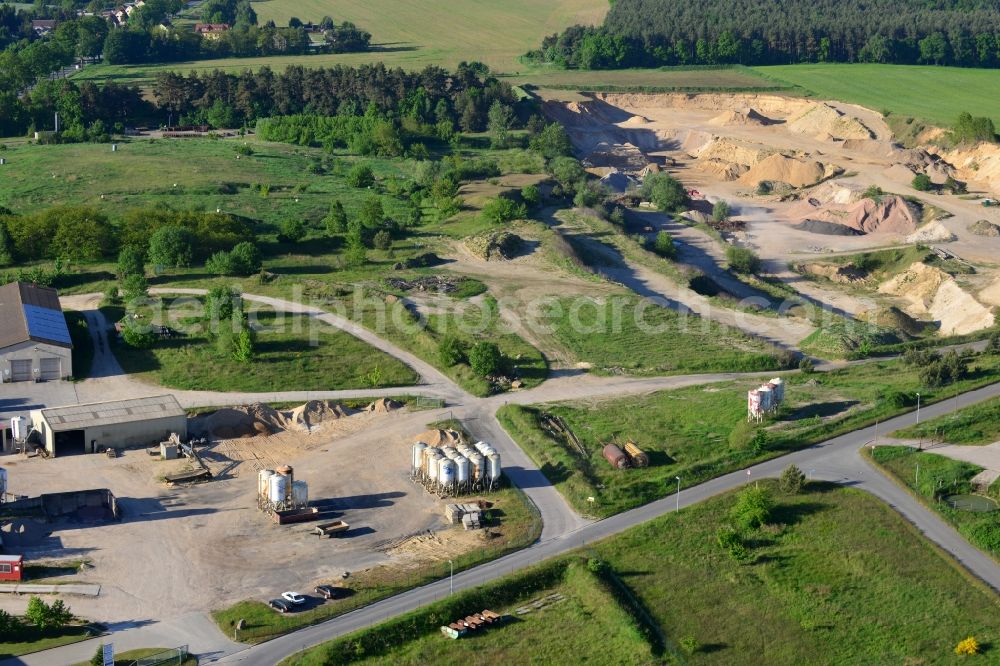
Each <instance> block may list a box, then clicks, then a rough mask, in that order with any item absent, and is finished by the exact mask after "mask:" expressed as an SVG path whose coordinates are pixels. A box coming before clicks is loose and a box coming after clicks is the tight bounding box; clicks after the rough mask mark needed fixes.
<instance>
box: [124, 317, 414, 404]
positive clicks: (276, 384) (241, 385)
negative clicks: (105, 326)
mask: <svg viewBox="0 0 1000 666" xmlns="http://www.w3.org/2000/svg"><path fill="white" fill-rule="evenodd" d="M200 307H202V306H201V304H200V303H199V302H196V301H193V299H192V305H191V306H189V307H186V308H185V312H187V313H188V315H191V314H193V313H194V312H196V311H197V309H198V308H200ZM123 314H124V313H123V311H122V310H120V309H117V308H107V309H106V315H107V316H108V318H109V320H113V321H116V320H118V319H120V318H121V317H120V316H119V315H123ZM255 319H256V321H257V323H259V324H260V325H261V326H263V327H265V328H263V329H261V330H260V331H259V332H258V336H257V341H256V345H255V350H254V351H255V357H254V360H253V362H252V363H250V364H244V363H239V362H238V361H235V360H233V358H232V356H231V355H230V354H228V353H224V352H220V351H218V350H217V349H216V345H215V342H214V340H213V339H212V338H211V337H210V336H209V335H208V334H207V333H206V332H204V331H202V330H201V324H200V323H197V324H194V323H193V322H194V319H192V320H191V322H192V324H193V328H191V329H190V333H187V334H185V335H183V336H181V337H177V338H171V339H161V340H158V341H157V342H156V344H155V345H154V346H153V347H152V348H150V349H136V348H134V347H129V346H128V345H126V344H125V343H123V342H118V343H117V344H115V345H114V347H113V349H114V354H115V357H116V358H117V359H118V362H119V363H120V364H121V366H122V368H123V369H124V370H125V372H126V373H128V374H130V375H132V376H133V377H135V378H137V379H140V380H143V381H148V382H151V383H154V384H160V385H163V386H168V387H170V388H178V389H191V390H206V391H248V392H268V391H330V390H336V389H352V388H372V387H374V386H409V385H412V384H415V383H416V382H417V380H418V379H419V377H418V376H417V374H416V373H415V372H414V371H413V370H412V369H411V368H409V367H408V366H406V365H405V364H403V363H402V361H399V360H397V359H396V358H394V357H392V356H389V355H388V354H386V353H385V352H382V351H379V350H377V349H375V348H374V347H372V346H370V345H369V344H368V343H366V342H362V341H361V340H359V339H358V338H355V337H354V336H352V335H349V334H348V333H344V332H343V331H341V330H339V329H335V328H333V327H332V326H328V325H325V324H322V325H320V324H315V323H313V324H311V323H310V321H309V319H308V318H306V317H300V316H291V315H289V316H286V317H282V316H281V315H276V314H275V313H274V312H269V311H268V312H260V313H258V314H257V315H256V317H255ZM269 329H273V330H269ZM182 330H183V329H182Z"/></svg>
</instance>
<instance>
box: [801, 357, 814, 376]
mask: <svg viewBox="0 0 1000 666" xmlns="http://www.w3.org/2000/svg"><path fill="white" fill-rule="evenodd" d="M799 370H801V371H802V372H804V373H805V374H807V375H810V374H812V373H814V372H816V364H815V363H813V360H812V359H811V358H808V357H806V358H803V359H802V360H801V361H799Z"/></svg>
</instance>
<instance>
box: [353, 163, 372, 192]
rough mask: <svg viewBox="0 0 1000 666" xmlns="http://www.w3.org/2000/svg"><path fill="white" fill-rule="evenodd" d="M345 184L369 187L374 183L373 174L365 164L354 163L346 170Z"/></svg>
mask: <svg viewBox="0 0 1000 666" xmlns="http://www.w3.org/2000/svg"><path fill="white" fill-rule="evenodd" d="M347 184H348V185H350V186H351V187H371V186H372V185H374V184H375V174H374V173H373V172H372V169H371V167H370V166H368V165H367V164H355V165H354V166H352V167H351V170H350V171H348V172H347Z"/></svg>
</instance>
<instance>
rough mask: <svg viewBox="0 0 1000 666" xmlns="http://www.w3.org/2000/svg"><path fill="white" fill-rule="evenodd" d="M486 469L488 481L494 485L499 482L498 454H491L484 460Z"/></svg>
mask: <svg viewBox="0 0 1000 666" xmlns="http://www.w3.org/2000/svg"><path fill="white" fill-rule="evenodd" d="M486 469H487V473H488V475H489V479H490V481H493V482H494V483H495V482H496V481H499V480H500V454H499V453H493V454H491V455H490V457H489V458H487V459H486Z"/></svg>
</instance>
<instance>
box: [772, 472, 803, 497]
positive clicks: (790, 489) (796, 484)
mask: <svg viewBox="0 0 1000 666" xmlns="http://www.w3.org/2000/svg"><path fill="white" fill-rule="evenodd" d="M805 483H806V475H805V474H803V473H802V470H801V469H799V468H798V467H796V466H795V465H789V466H788V467H786V468H785V471H783V472H782V473H781V477H780V478H779V479H778V487H779V488H781V492H783V493H785V494H787V495H797V494H799V492H801V491H802V486H804V485H805Z"/></svg>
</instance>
